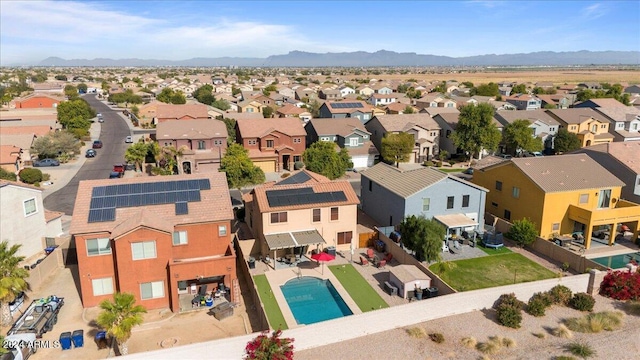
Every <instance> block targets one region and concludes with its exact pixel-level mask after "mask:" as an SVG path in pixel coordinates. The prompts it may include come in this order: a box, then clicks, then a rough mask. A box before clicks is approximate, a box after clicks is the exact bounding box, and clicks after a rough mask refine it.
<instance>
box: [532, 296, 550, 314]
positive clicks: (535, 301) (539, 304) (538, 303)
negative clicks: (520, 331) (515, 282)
mask: <svg viewBox="0 0 640 360" xmlns="http://www.w3.org/2000/svg"><path fill="white" fill-rule="evenodd" d="M546 309H547V306H546V305H545V304H544V301H542V299H541V298H540V297H535V296H533V297H531V300H529V303H528V304H527V313H528V314H529V315H533V316H535V317H541V316H544V311H545V310H546Z"/></svg>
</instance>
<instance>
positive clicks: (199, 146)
mask: <svg viewBox="0 0 640 360" xmlns="http://www.w3.org/2000/svg"><path fill="white" fill-rule="evenodd" d="M198 150H204V140H198Z"/></svg>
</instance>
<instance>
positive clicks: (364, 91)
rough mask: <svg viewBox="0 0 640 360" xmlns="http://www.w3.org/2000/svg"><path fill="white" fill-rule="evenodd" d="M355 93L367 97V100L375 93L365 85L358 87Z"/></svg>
mask: <svg viewBox="0 0 640 360" xmlns="http://www.w3.org/2000/svg"><path fill="white" fill-rule="evenodd" d="M357 91H358V95H362V96H364V97H367V98H369V96H371V95H373V94H375V92H376V91H375V90H373V88H371V87H369V86H367V85H362V86H359V87H358V89H357Z"/></svg>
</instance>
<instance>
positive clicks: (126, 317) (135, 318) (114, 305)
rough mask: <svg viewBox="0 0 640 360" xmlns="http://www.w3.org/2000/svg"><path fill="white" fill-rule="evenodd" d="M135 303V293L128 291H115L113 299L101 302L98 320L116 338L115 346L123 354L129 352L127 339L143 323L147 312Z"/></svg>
mask: <svg viewBox="0 0 640 360" xmlns="http://www.w3.org/2000/svg"><path fill="white" fill-rule="evenodd" d="M135 303H136V299H135V297H134V296H133V294H128V293H115V294H114V295H113V301H110V300H104V301H102V302H101V303H100V309H102V311H101V312H100V314H99V315H98V319H97V321H96V322H97V323H98V325H100V327H102V328H103V329H105V330H106V331H107V334H109V335H110V336H112V337H113V338H114V339H115V341H114V342H113V346H114V348H116V347H119V348H120V353H121V354H122V355H127V354H128V353H129V349H128V347H127V340H129V338H130V337H131V330H132V329H133V327H134V326H137V325H140V324H142V322H143V318H142V314H144V313H146V312H147V310H146V309H145V308H144V306H142V305H136V304H135Z"/></svg>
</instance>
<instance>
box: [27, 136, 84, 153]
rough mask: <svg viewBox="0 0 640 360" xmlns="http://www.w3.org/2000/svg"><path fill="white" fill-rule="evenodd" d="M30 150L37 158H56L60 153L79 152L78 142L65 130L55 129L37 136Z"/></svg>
mask: <svg viewBox="0 0 640 360" xmlns="http://www.w3.org/2000/svg"><path fill="white" fill-rule="evenodd" d="M31 151H32V153H34V154H37V155H38V158H39V159H46V158H56V157H58V156H59V155H61V154H67V155H75V154H79V153H80V142H79V141H78V139H77V138H76V137H75V136H74V134H72V133H70V132H69V131H67V130H62V131H55V132H50V133H49V134H47V135H45V136H42V137H39V138H37V139H36V140H35V141H34V142H33V145H32V147H31Z"/></svg>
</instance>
